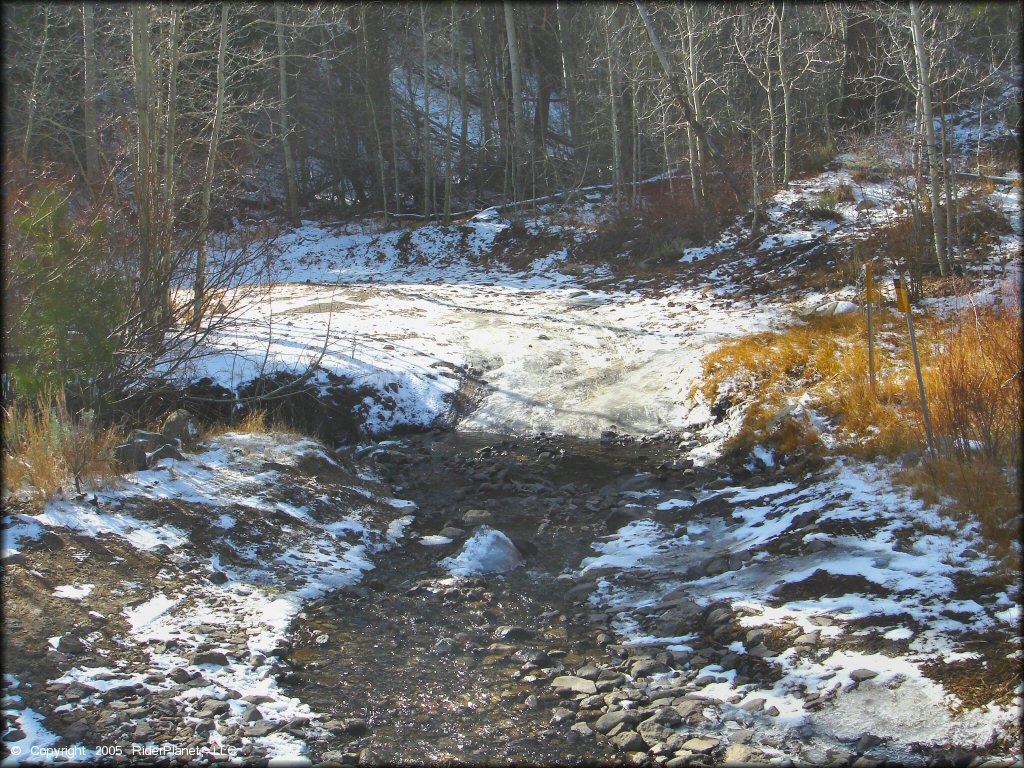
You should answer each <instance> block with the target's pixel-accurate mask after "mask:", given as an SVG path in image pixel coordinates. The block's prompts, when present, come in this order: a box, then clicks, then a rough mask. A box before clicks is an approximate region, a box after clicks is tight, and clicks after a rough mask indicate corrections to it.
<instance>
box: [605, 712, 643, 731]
mask: <svg viewBox="0 0 1024 768" xmlns="http://www.w3.org/2000/svg"><path fill="white" fill-rule="evenodd" d="M639 722H640V716H639V715H638V714H637V713H636V712H633V711H631V710H628V709H619V710H616V711H615V712H606V713H605V714H603V715H601V716H600V717H599V718H597V720H596V721H595V722H594V730H595V731H597V732H598V733H608V731H610V730H611V729H612V728H614V727H615V726H616V725H618V724H619V723H625V724H626V725H636V724H637V723H639Z"/></svg>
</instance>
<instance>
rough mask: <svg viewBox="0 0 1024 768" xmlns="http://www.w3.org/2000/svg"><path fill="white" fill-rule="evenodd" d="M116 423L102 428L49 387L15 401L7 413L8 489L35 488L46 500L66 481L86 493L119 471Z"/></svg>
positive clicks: (37, 499) (39, 498) (34, 495)
mask: <svg viewBox="0 0 1024 768" xmlns="http://www.w3.org/2000/svg"><path fill="white" fill-rule="evenodd" d="M119 436H120V435H119V432H118V431H117V430H116V429H115V428H108V429H101V428H98V427H97V426H96V424H95V420H94V418H93V415H92V413H91V412H88V411H86V412H83V413H81V414H78V415H77V417H76V416H75V415H73V414H71V413H70V412H69V411H68V409H67V406H66V404H65V402H64V398H63V397H62V396H61V395H59V394H58V395H53V394H51V393H50V392H49V391H44V392H43V393H41V394H40V395H38V397H37V398H36V400H35V401H34V402H28V403H26V402H20V403H14V404H12V406H11V408H10V409H9V410H6V411H5V412H4V440H3V442H4V448H3V450H4V464H3V466H4V474H3V486H4V488H5V489H6V490H10V491H17V490H19V489H21V488H23V487H25V486H28V487H29V488H30V489H31V498H32V500H33V501H34V502H35V503H37V504H38V503H42V502H43V501H44V500H46V499H47V498H49V497H50V496H52V495H53V494H54V493H56V492H57V491H59V490H61V489H62V488H64V487H65V486H68V485H71V484H73V485H74V487H75V490H76V491H79V492H81V490H82V487H83V484H86V485H88V484H95V483H97V482H98V481H101V480H102V479H104V478H108V477H111V476H113V475H114V474H115V473H116V472H115V463H114V456H113V449H114V446H115V445H116V444H117V443H118V442H120V441H119Z"/></svg>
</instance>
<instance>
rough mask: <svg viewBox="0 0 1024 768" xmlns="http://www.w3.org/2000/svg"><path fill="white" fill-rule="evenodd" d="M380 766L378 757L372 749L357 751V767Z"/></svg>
mask: <svg viewBox="0 0 1024 768" xmlns="http://www.w3.org/2000/svg"><path fill="white" fill-rule="evenodd" d="M380 764H381V760H380V757H379V756H378V755H377V753H376V752H374V751H373V750H372V749H370V748H369V747H363V749H361V750H359V765H380Z"/></svg>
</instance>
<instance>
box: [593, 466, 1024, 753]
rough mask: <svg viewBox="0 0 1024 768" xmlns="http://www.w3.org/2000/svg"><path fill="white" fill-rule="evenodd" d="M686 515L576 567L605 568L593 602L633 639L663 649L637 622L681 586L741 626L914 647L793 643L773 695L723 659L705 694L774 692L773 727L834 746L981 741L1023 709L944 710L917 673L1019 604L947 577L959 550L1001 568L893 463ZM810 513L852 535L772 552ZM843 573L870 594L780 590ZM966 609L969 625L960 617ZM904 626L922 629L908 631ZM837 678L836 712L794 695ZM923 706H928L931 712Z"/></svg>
mask: <svg viewBox="0 0 1024 768" xmlns="http://www.w3.org/2000/svg"><path fill="white" fill-rule="evenodd" d="M715 498H721V499H723V500H725V501H727V502H728V503H730V504H731V505H733V506H732V508H731V512H732V514H731V516H730V517H727V518H725V519H723V517H722V515H721V513H720V512H715V513H714V514H713V515H712V516H707V517H705V516H703V514H702V511H701V510H702V504H703V503H704V502H706V501H709V500H712V499H715ZM664 506H665V505H664V504H662V505H658V506H657V508H663V507H664ZM715 508H716V507H712V509H715ZM683 509H684V512H683V514H684V515H685V517H684V518H683V519H682V520H680V521H679V522H678V523H673V524H663V523H660V522H657V521H655V520H646V519H640V520H635V521H632V522H630V523H629V524H627V525H626V526H624V527H623V528H621V529H620V530H619V531H617V532H616V533H615V534H613V535H612V536H610V537H606V538H607V540H605V541H601V542H597V543H595V544H594V550H595V552H596V554H595V555H594V556H591V557H587V558H584V559H583V560H582V562H581V563H580V568H579V570H580V573H581V574H586V573H587V572H589V571H595V572H597V573H598V574H600V575H599V580H598V588H597V589H596V590H595V592H594V594H593V595H592V597H591V602H592V603H593V604H594V605H595V607H596V608H597V609H599V610H602V611H608V612H610V613H611V614H612V615H613V622H612V624H613V627H614V628H615V629H616V631H617V632H618V633H620V634H621V635H622V636H623V638H624V640H625V642H627V643H629V642H632V643H643V644H652V643H657V644H660V645H666V646H667V645H669V644H672V643H676V642H678V638H675V637H658V635H657V634H652V633H651V632H650V631H649V630H646V629H645V628H644V626H643V625H642V624H641V621H640V617H642V616H643V615H645V612H646V611H649V610H650V609H652V608H656V607H657V606H659V604H660V601H661V600H662V598H663V597H665V596H666V595H668V594H669V593H672V592H675V591H676V590H681V589H685V594H687V596H688V597H690V598H691V599H693V600H695V601H696V603H697V604H698V605H700V606H706V605H709V604H711V603H719V602H722V601H725V602H726V603H729V604H731V605H732V606H733V608H734V609H735V610H738V611H740V616H741V618H740V619H739V625H740V626H742V627H746V628H754V627H759V626H763V627H776V628H778V627H793V628H794V629H793V631H794V632H798V633H815V634H817V636H818V637H819V638H821V640H822V641H823V642H825V643H826V645H827V644H834V643H841V642H842V641H843V639H844V638H845V637H847V635H848V634H850V633H851V632H854V631H855V630H854V629H853V626H854V625H852V624H851V622H855V621H858V620H862V619H866V618H868V617H870V618H871V620H872V621H871V624H870V627H871V628H870V629H868V630H863V629H857V630H856V631H857V632H859V633H864V632H868V633H873V634H877V635H878V636H879V637H882V638H885V639H887V640H890V641H899V642H905V643H907V648H908V650H907V652H906V653H905V654H903V655H899V656H893V655H885V654H881V653H863V652H859V651H852V650H844V649H835V650H833V651H832V652H831V653H826V654H824V655H822V654H820V653H819V654H816V655H811V656H807V655H806V654H804V653H798V651H797V650H796V648H795V647H793V648H790V649H789V650H787V651H785V652H784V653H782V654H781V655H779V656H776V657H769V658H767V659H766V661H768V662H769V663H771V664H773V665H776V666H777V667H778V668H779V669H780V672H781V677H780V679H779V681H778V682H777V683H776V684H775V685H774V687H772V688H770V689H766V690H755V689H753V688H752V687H751V686H749V685H747V686H743V687H739V686H737V685H736V684H735V681H734V680H733V679H731V678H728V676H727V675H724V674H723V673H722V672H721V668H720V667H715V666H711V665H709V666H708V667H707V668H706V669H705V670H701V671H700V672H699V673H698V676H700V674H703V673H709V674H714V675H715V676H716V677H717V678H718V679H719V681H718V682H714V683H710V684H709V685H707V686H705V687H703V688H701V689H699V690H698V691H697V694H699V695H705V696H713V697H715V698H718V699H722V700H726V699H730V698H731V697H732V696H733V695H734V694H736V693H737V691H739V692H740V693H742V694H743V696H744V697H745V698H765V699H766V700H767V702H766V705H765V706H766V707H770V706H773V705H774V706H775V707H776V708H777V709H778V710H779V712H780V714H779V716H778V717H775V718H773V719H772V722H773V723H774V726H773V727H776V728H781V729H783V730H784V729H787V728H801V727H805V726H807V725H813V726H814V728H815V732H816V733H820V734H823V735H824V736H823V737H824V738H826V739H833V742H832V743H834V742H835V741H842V740H844V739H851V738H854V739H855V738H857V737H859V736H860V734H862V733H864V732H868V733H872V734H875V735H878V736H880V737H883V738H886V739H887V740H888V743H889V745H890V746H892V747H893V748H896V749H904V748H906V747H908V746H909V745H910V744H911V743H913V742H919V743H932V744H941V743H946V740H949V739H952V740H953V741H954V742H955V743H960V744H963V745H970V744H975V745H984V744H986V743H987V742H988V740H989V738H990V736H991V734H992V733H993V731H994V730H995V729H997V728H1000V727H1002V726H1003V725H1005V723H1007V722H1008V721H1009V720H1010V719H1011V718H1012V717H1014V711H1013V708H1012V707H1010V708H1007V707H996V706H993V707H990V708H989V709H988V710H987V711H979V710H971V711H966V712H964V713H961V714H958V715H953V714H951V713H950V711H949V709H948V708H947V707H946V706H945V704H946V702H947V701H948V694H947V693H946V692H945V690H944V689H943V688H942V686H941V685H940V684H938V683H936V682H934V681H932V680H930V679H929V678H927V677H926V676H925V675H924V674H923V673H922V671H921V666H920V665H921V664H922V663H923V662H925V661H928V660H929V659H932V658H936V657H939V658H942V659H944V660H946V662H947V663H948V662H949V661H952V660H954V659H956V658H960V657H961V656H958V654H962V651H961V650H959V649H960V648H961V647H962V646H961V645H960V642H961V641H962V640H963V639H964V638H968V637H971V636H972V633H976V632H980V631H984V630H986V629H992V628H995V627H997V626H998V625H999V624H1000V623H1010V624H1014V623H1015V622H1016V621H1017V620H1018V618H1019V606H1018V605H1017V604H1015V603H1013V604H1011V605H1009V606H1008V607H1005V608H1003V607H1002V606H1004V605H1006V602H1008V601H1009V598H1008V597H1007V596H1006V595H1005V594H1004V595H1002V596H1001V598H1000V600H997V601H996V602H995V605H992V604H991V602H989V601H983V602H984V604H982V602H979V601H978V600H973V599H958V598H957V596H956V587H955V583H954V581H953V578H952V577H953V576H954V575H955V573H956V572H958V570H959V569H960V568H962V567H963V563H964V562H965V560H964V557H963V554H962V553H963V552H965V551H966V550H968V549H971V550H973V551H972V553H971V555H970V563H971V567H972V569H973V570H982V571H984V570H985V569H987V568H989V567H991V566H992V561H991V560H990V559H989V558H988V557H987V556H985V555H984V554H978V553H979V552H983V551H984V547H983V546H982V545H981V543H980V541H979V534H978V530H977V525H976V524H970V525H966V526H965V525H963V524H962V523H958V522H954V521H952V520H949V519H947V518H944V517H942V516H940V515H939V514H938V513H937V512H936V511H935V510H934V509H933V508H927V507H925V506H924V504H923V503H922V502H920V501H917V500H915V499H913V498H911V497H910V495H909V493H908V492H906V491H902V490H900V489H899V488H898V487H896V486H894V485H893V484H892V481H891V480H890V479H889V475H888V470H887V468H885V467H884V466H882V465H872V464H867V465H861V464H856V463H854V462H852V461H849V460H840V461H837V462H836V463H835V465H834V466H833V467H832V468H831V469H830V470H827V471H825V472H823V473H820V474H818V475H816V476H814V477H813V478H809V479H807V480H805V481H803V482H801V483H795V482H790V481H786V482H779V483H772V484H769V485H763V486H759V487H758V486H755V487H750V488H742V487H735V486H733V487H725V488H721V489H719V490H717V491H711V492H707V493H705V494H702V495H701V496H699V497H698V499H697V502H696V503H695V504H692V505H689V506H687V507H684V508H683ZM809 511H813V512H815V517H816V522H817V523H818V524H819V526H822V527H823V528H824V530H828V527H827V526H828V525H829V523H830V522H839V521H848V523H849V524H850V525H852V527H853V528H852V532H851V533H843V534H826V533H825V532H824V531H819V532H817V533H815V534H813V535H812V536H807V537H806V538H804V539H803V540H804V541H805V542H808V541H824V542H826V543H827V544H828V546H827V548H825V549H824V550H822V551H821V552H817V553H815V552H810V551H808V552H796V553H792V554H780V553H778V552H776V551H775V550H772V549H768V548H767V547H768V546H769V545H771V544H772V543H773V542H775V541H777V540H778V541H782V540H786V541H791V540H792V539H784V537H791V536H793V535H794V533H796V535H797V536H798V537H801V538H803V537H802V536H801V535H800V534H799V532H795V531H791V530H790V529H791V526H792V525H793V522H794V520H795V519H796V518H797V517H799V516H800V515H802V514H804V513H806V512H809ZM908 532H913V533H912V535H911V536H910V539H909V541H910V546H906V544H900V541H901V540H904V539H905V538H906V536H907V533H908ZM743 552H748V553H752V554H754V556H753V557H751V558H750V559H748V561H747V562H746V563H745V564H743V565H742V566H741V567H740V568H739V569H736V570H726V571H725V572H722V573H718V575H714V576H710V575H701V573H698V574H697V575H694V576H690V577H684V576H683V574H684V573H685V572H686V570H687V568H688V567H689V566H692V565H695V564H700V563H702V562H709V561H711V560H713V559H714V558H716V557H729V556H732V555H734V554H737V553H743ZM844 577H856V578H857V579H862V580H863V582H864V583H868V584H871V585H874V588H873V589H871V590H869V591H866V592H861V591H859V590H853V589H851V590H850V591H846V592H845V594H842V592H843V591H844V590H840V592H841V594H838V595H834V596H831V597H830V596H822V597H812V598H808V599H802V598H792V599H780V598H779V597H778V596H777V590H778V589H779V588H780V587H784V586H785V585H787V584H797V583H799V582H802V581H803V580H805V579H808V578H822V579H825V580H830V579H831V580H839V579H842V578H844ZM997 607H998V608H997ZM957 614H963V615H964V616H969V617H970V619H969V620H960V619H957V618H954V617H955V616H956V615H957ZM906 622H911V626H914V627H917V629H915V630H913V631H912V630H911V629H910V628H909V627H908V626H906V625H905V624H906ZM965 658H966V657H965ZM858 669H869V670H873V671H875V672H877V673H878V674H877V677H875V678H873V679H871V680H866V681H864V682H861V683H859V684H858V685H857V686H856V687H855V688H854V687H853V685H852V684H853V681H852V679H851V677H850V674H851V673H852V672H853V671H854V670H858ZM723 677H726V678H727V679H726V680H725V681H724V682H723V681H721V678H723ZM835 686H840V687H841V688H843V689H847V688H849V689H850V690H849V691H845V692H844V693H842V695H840V696H839V697H838V698H837V699H836V700H835V701H836V704H835V706H832V705H831V704H830V706H829V707H825V708H822V709H820V710H818V711H816V712H812V711H809V710H805V709H804V707H803V702H802V700H801V699H799V698H797V697H795V696H794V695H793V692H794V691H795V690H796V689H797V688H798V687H805V688H806V689H807V690H808V691H809V692H816V691H820V690H823V689H825V688H829V687H835ZM922 701H925V702H929V703H928V705H927V706H926V708H924V709H922V707H921V706H920V703H921V702H922ZM854 731H856V732H855V733H854ZM951 734H952V735H951Z"/></svg>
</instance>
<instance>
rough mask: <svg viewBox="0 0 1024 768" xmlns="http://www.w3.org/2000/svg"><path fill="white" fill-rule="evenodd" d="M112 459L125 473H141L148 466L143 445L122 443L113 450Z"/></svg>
mask: <svg viewBox="0 0 1024 768" xmlns="http://www.w3.org/2000/svg"><path fill="white" fill-rule="evenodd" d="M114 458H115V459H117V461H118V463H119V464H120V465H121V466H122V467H123V468H124V469H125V471H127V472H141V471H142V470H144V469H145V468H146V467H147V466H148V459H147V458H146V446H145V444H144V443H122V444H121V445H118V446H116V447H115V448H114Z"/></svg>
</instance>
